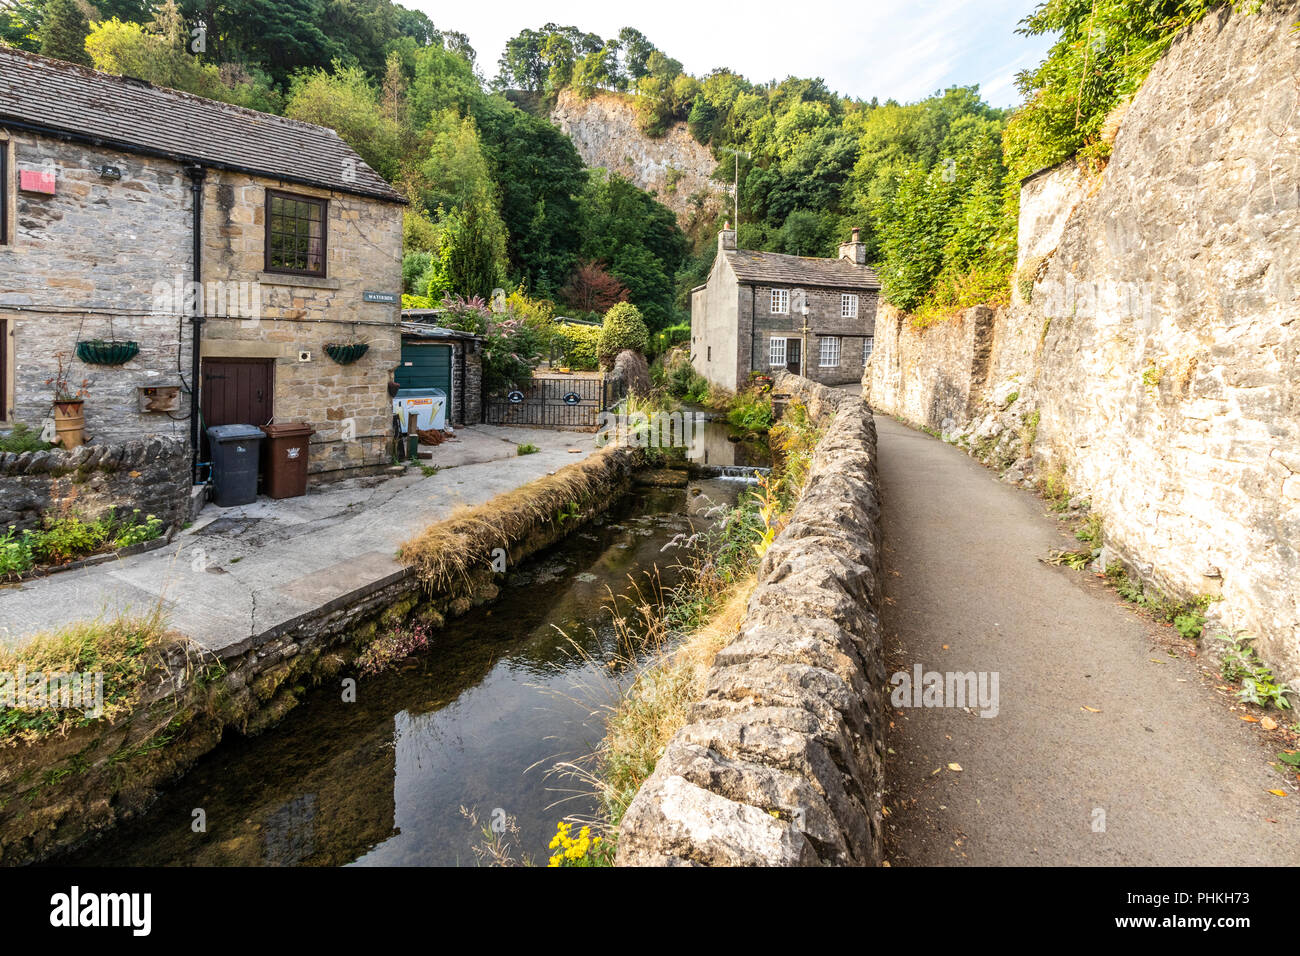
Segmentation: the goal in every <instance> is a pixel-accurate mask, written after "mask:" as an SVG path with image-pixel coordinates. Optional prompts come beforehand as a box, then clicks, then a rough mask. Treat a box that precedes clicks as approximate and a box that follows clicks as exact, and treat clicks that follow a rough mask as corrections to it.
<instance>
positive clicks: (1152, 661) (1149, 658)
mask: <svg viewBox="0 0 1300 956" xmlns="http://www.w3.org/2000/svg"><path fill="white" fill-rule="evenodd" d="M1147 660H1149V661H1150V662H1151V663H1152V664H1168V663H1169V662H1168V661H1161V660H1156V659H1155V658H1154V657H1148V658H1147Z"/></svg>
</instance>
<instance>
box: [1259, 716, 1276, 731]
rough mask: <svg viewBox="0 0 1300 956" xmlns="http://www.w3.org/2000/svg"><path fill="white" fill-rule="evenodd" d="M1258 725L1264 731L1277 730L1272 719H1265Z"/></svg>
mask: <svg viewBox="0 0 1300 956" xmlns="http://www.w3.org/2000/svg"><path fill="white" fill-rule="evenodd" d="M1259 725H1260V726H1261V727H1263V728H1264V729H1265V730H1277V721H1276V720H1274V719H1273V718H1272V717H1265V718H1264V719H1263V720H1261V721H1260V722H1259Z"/></svg>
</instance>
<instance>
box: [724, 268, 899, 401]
mask: <svg viewBox="0 0 1300 956" xmlns="http://www.w3.org/2000/svg"><path fill="white" fill-rule="evenodd" d="M777 288H788V287H783V286H777ZM772 289H773V286H771V285H767V284H765V283H753V284H745V285H742V286H741V287H740V330H741V332H740V361H741V363H742V366H744V368H746V369H748V368H750V367H752V368H754V369H755V370H757V371H762V372H767V373H769V374H770V372H771V366H770V364H769V363H770V355H771V353H770V352H769V348H770V342H771V339H772V338H773V337H774V336H776V337H781V338H797V339H800V349H801V350H802V348H803V341H802V334H801V333H800V331H799V330H800V329H801V328H802V327H803V320H804V317H803V315H802V314H798V313H796V312H795V311H794V308H793V306H792V307H791V310H790V312H789V313H787V314H779V313H773V312H772ZM844 291H845V292H850V293H851V294H853V295H856V296H857V297H858V317H857V318H855V319H846V318H843V317H841V315H840V296H841V294H842V293H841V291H840V290H839V289H811V288H809V289H805V290H804V292H805V295H806V296H807V301H808V327H809V328H810V329H812V330H813V331H811V332H809V333H808V342H807V346H808V354H807V355H805V356H803V369H804V372H803V374H804V377H805V378H808V379H810V380H811V381H814V382H820V383H821V384H823V385H847V384H849V383H851V382H856V381H858V380H860V379H861V378H862V369H863V365H862V337H863V336H864V335H868V334H870V335H874V334H875V326H876V305H877V299H878V295H877V293H875V292H866V291H861V290H857V289H852V290H850V289H846V290H844ZM751 330H752V331H751ZM824 336H835V337H838V338H839V340H840V362H839V364H838V365H833V366H827V367H826V368H823V367H822V366H821V341H822V338H823V337H824ZM782 367H783V368H784V366H782ZM745 378H746V379H747V378H748V373H746V375H745Z"/></svg>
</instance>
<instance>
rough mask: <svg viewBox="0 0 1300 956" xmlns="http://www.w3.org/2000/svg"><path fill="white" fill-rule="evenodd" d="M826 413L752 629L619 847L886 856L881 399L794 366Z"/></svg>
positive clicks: (779, 859)
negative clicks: (871, 401)
mask: <svg viewBox="0 0 1300 956" xmlns="http://www.w3.org/2000/svg"><path fill="white" fill-rule="evenodd" d="M776 388H777V390H778V391H784V392H789V393H791V394H792V396H793V397H794V398H795V399H796V400H800V401H803V402H804V403H805V404H806V405H807V406H808V409H809V412H810V413H811V414H813V415H814V416H817V417H820V418H821V419H822V420H824V421H826V422H827V425H826V431H825V434H824V436H823V438H822V440H821V442H820V444H819V445H818V447H817V451H816V453H815V455H814V460H813V465H812V469H811V472H810V474H809V477H808V483H807V485H806V487H805V490H804V494H803V498H802V499H801V500H800V502H799V504H798V505H797V506H796V508H795V511H794V513H793V515H792V516H791V518H790V522H789V524H788V525H787V526H786V528H785V529H784V530H783V531H782V532H781V534H780V535H778V536H777V538H776V540H775V541H774V542H773V543H772V545H771V547H770V548H769V549H768V551H767V554H766V555H764V558H763V562H762V564H761V566H760V567H759V571H758V584H757V586H756V588H755V589H754V592H753V595H752V596H751V597H750V601H749V606H748V609H747V613H746V616H745V620H744V622H743V623H742V625H741V628H740V632H739V634H738V636H737V637H736V638H735V639H734V640H733V641H732V642H731V643H730V644H729V645H728V646H727V647H725V648H724V649H723V650H722V651H721V652H719V654H718V656H717V658H716V660H715V662H714V665H713V668H712V670H711V672H710V674H709V679H708V690H707V692H706V694H705V697H704V700H702V701H701V702H699V703H698V704H696V705H695V706H694V708H693V710H692V712H691V714H690V716H689V720H690V723H688V724H687V725H686V726H685V727H683V728H682V729H681V730H680V731H678V732H677V734H676V735H675V736H674V737H673V738H672V740H671V741H670V742H669V744H668V746H667V748H666V749H665V751H664V754H663V756H662V757H661V758H660V760H659V763H658V764H657V766H656V767H655V770H654V773H653V774H651V776H650V777H649V779H647V780H646V782H645V784H644V785H643V786H642V788H641V790H640V792H639V793H638V794H637V796H636V798H635V799H634V800H633V801H632V805H631V806H630V807H629V808H628V811H627V813H626V814H625V815H624V817H623V820H622V823H621V825H620V828H619V843H618V863H619V864H620V865H625V866H639V865H644V866H662V865H705V866H708V865H718V866H728V865H767V866H773V865H775V866H795V865H818V864H828V865H849V866H851V865H861V866H870V865H875V864H877V863H878V862H879V861H880V856H881V837H882V831H881V785H882V774H883V757H884V736H883V731H884V726H885V722H886V720H887V719H888V718H887V716H886V712H885V702H884V694H883V687H884V685H885V680H886V676H885V667H884V656H883V655H884V650H883V647H882V634H881V629H880V618H879V602H880V573H881V572H880V547H881V545H880V522H879V512H880V501H879V492H878V485H877V481H876V434H875V424H874V422H873V420H872V416H871V410H870V409H869V408H868V407H867V406H866V405H865V404H864V403H863V402H860V401H858V400H857V399H856V398H853V397H851V396H848V395H845V394H843V393H841V392H837V391H833V390H830V389H827V388H825V387H823V386H820V385H817V384H814V383H811V382H809V381H807V380H806V379H802V378H799V377H797V376H792V375H789V374H782V375H781V376H779V377H778V380H777V382H776Z"/></svg>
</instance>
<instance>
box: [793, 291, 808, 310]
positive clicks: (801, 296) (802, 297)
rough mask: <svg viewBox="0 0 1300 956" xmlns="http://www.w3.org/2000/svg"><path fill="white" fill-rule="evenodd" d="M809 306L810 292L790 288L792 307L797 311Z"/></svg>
mask: <svg viewBox="0 0 1300 956" xmlns="http://www.w3.org/2000/svg"><path fill="white" fill-rule="evenodd" d="M807 307H808V293H807V292H805V291H804V290H803V289H791V290H790V308H791V309H793V310H794V311H795V312H802V311H803V310H804V309H806V308H807Z"/></svg>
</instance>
